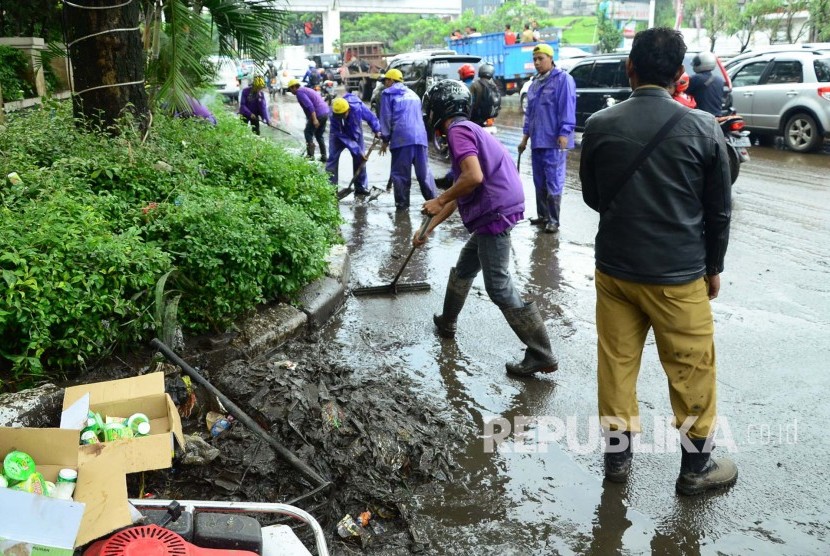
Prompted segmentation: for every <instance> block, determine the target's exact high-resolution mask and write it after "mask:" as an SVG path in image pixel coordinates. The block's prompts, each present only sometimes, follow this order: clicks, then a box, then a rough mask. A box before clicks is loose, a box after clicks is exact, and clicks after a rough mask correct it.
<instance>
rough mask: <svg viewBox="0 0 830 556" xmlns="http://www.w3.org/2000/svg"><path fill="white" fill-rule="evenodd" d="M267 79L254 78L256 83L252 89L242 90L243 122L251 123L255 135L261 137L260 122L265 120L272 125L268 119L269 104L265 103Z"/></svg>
mask: <svg viewBox="0 0 830 556" xmlns="http://www.w3.org/2000/svg"><path fill="white" fill-rule="evenodd" d="M263 89H265V79H264V78H263V77H262V76H261V75H257V76H256V77H254V82H253V83H252V84H251V86H250V87H245V88H244V89H242V94H241V95H240V100H239V115H240V116H241V117H242V121H244V122H245V123H250V124H251V128H252V129H253V130H254V133H256V134H257V135H259V122H260V120H265V123H266V124H269V125H270V124H271V119H270V118H269V117H268V103H267V102H266V101H265V93H264V92H263Z"/></svg>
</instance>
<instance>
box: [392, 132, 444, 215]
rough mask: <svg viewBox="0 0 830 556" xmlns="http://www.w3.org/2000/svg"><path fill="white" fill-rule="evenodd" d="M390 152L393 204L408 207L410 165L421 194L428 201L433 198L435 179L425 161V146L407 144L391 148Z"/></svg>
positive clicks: (410, 182)
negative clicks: (393, 193)
mask: <svg viewBox="0 0 830 556" xmlns="http://www.w3.org/2000/svg"><path fill="white" fill-rule="evenodd" d="M390 152H391V154H392V171H391V178H392V186H393V187H394V190H395V206H396V207H398V208H407V207H409V190H410V188H411V187H412V166H413V165H414V166H415V177H416V178H418V185H420V186H421V195H423V196H424V199H425V200H427V201H429V200H430V199H433V198H435V196H436V194H437V192H436V190H435V180H434V179H433V178H432V171H431V170H430V169H429V164H428V163H427V158H428V157H427V154H428V151H427V147H426V146H424V145H407V146H405V147H399V148H397V149H391V151H390Z"/></svg>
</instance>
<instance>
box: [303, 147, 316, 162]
mask: <svg viewBox="0 0 830 556" xmlns="http://www.w3.org/2000/svg"><path fill="white" fill-rule="evenodd" d="M305 155H306V158H309V159H311V160H314V143H306V144H305Z"/></svg>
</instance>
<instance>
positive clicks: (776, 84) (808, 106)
mask: <svg viewBox="0 0 830 556" xmlns="http://www.w3.org/2000/svg"><path fill="white" fill-rule="evenodd" d="M729 76H730V77H731V78H732V106H733V107H734V108H735V110H736V111H737V112H738V114H740V115H741V116H743V118H744V122H745V124H746V129H748V130H749V131H751V132H753V133H754V134H756V135H759V136H762V137H764V136H774V135H783V136H784V143H785V144H786V145H787V146H788V147H789V148H790V149H792V150H794V151H796V152H810V151H814V150H817V149H818V148H819V147H821V144H822V142H823V140H824V138H825V137H830V54H828V53H826V52H821V51H809V52H797V51H791V52H769V53H763V54H758V55H757V56H753V57H751V58H748V59H746V60H743V61H741V62H740V63H738V64H735V65H734V66H732V67H731V68H730V69H729Z"/></svg>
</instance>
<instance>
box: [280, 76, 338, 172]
mask: <svg viewBox="0 0 830 556" xmlns="http://www.w3.org/2000/svg"><path fill="white" fill-rule="evenodd" d="M288 91H289V92H290V93H291V94H293V95H294V96H296V97H297V102H299V103H300V106H301V107H302V109H303V112H305V117H306V124H305V129H304V130H303V133H304V134H305V145H306V156H308V158H312V159H313V158H314V140H315V139H316V140H317V144H318V145H320V162H327V160H328V157H327V156H326V140H325V139H324V138H323V135H324V134H325V133H326V123H327V122H328V121H329V105H328V104H326V101H325V100H323V97H321V96H320V93H318V92H317V91H315V90H314V89H312V88H310V87H303V86H302V83H300V82H299V80H297V79H292V80H291V81H289V82H288Z"/></svg>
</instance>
